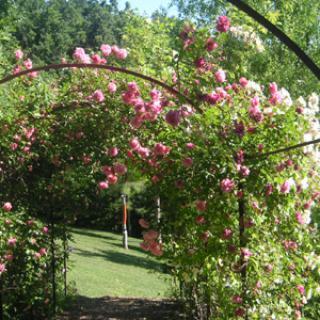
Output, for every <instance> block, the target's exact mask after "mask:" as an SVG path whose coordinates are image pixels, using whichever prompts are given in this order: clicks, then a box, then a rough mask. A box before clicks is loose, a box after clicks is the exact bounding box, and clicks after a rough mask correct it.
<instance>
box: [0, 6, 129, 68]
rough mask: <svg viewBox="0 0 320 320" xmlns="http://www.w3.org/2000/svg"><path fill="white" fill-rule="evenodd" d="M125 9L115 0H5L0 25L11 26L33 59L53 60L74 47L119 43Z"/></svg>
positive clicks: (38, 60) (58, 59) (66, 53)
mask: <svg viewBox="0 0 320 320" xmlns="http://www.w3.org/2000/svg"><path fill="white" fill-rule="evenodd" d="M127 10H129V8H127V9H125V10H124V11H121V10H119V9H118V5H117V2H111V3H110V4H107V3H106V2H100V1H85V0H71V1H65V0H50V1H44V0H32V1H20V0H19V1H11V0H10V1H7V3H6V12H7V14H6V15H3V16H2V17H1V16H0V25H2V24H5V25H8V26H10V28H11V29H12V30H13V35H14V37H15V38H16V39H17V40H18V42H19V43H20V46H21V47H22V48H23V49H25V50H27V51H28V52H29V53H30V54H31V56H32V58H33V60H35V61H36V62H40V61H41V62H46V63H53V62H59V61H60V59H61V57H63V56H66V55H68V54H70V52H71V50H72V49H73V48H74V47H80V46H82V47H86V48H95V47H97V46H100V45H101V43H111V44H114V43H117V44H121V37H122V30H123V28H124V27H125V24H126V14H127Z"/></svg>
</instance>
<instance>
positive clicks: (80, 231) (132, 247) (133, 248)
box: [71, 229, 144, 253]
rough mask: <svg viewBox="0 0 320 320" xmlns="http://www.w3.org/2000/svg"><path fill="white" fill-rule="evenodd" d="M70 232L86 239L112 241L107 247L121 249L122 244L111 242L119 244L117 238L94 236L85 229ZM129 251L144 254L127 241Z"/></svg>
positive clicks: (94, 234)
mask: <svg viewBox="0 0 320 320" xmlns="http://www.w3.org/2000/svg"><path fill="white" fill-rule="evenodd" d="M71 232H72V233H75V234H78V235H83V236H88V237H93V238H98V239H104V240H112V241H108V244H109V245H111V246H115V247H118V248H123V246H122V244H118V243H114V242H113V241H116V242H119V238H118V237H117V236H115V237H110V236H105V235H100V234H96V233H94V232H92V231H88V230H85V229H71ZM119 236H120V235H119ZM141 241H142V240H141ZM131 250H134V251H137V252H139V253H144V251H143V250H142V249H140V247H139V246H138V245H130V239H129V251H131Z"/></svg>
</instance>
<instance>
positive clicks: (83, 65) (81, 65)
mask: <svg viewBox="0 0 320 320" xmlns="http://www.w3.org/2000/svg"><path fill="white" fill-rule="evenodd" d="M227 1H229V2H234V0H227ZM236 1H237V0H236ZM239 3H241V4H242V5H244V4H243V3H242V2H241V1H240V0H239V2H237V4H239ZM245 6H246V7H249V6H247V5H245ZM237 7H238V5H237ZM249 8H250V7H249ZM250 9H251V10H252V11H253V12H255V11H254V10H253V9H252V8H250ZM257 14H258V13H257ZM258 15H259V14H258ZM259 16H260V15H259ZM261 17H262V16H261ZM262 18H263V19H264V20H266V19H265V18H264V17H262ZM266 21H268V20H266ZM269 23H270V24H271V22H269ZM271 25H272V24H271ZM275 28H276V27H275ZM279 31H280V30H279ZM280 32H281V33H282V31H280ZM286 37H287V36H286ZM300 50H301V49H300ZM301 51H302V50H301ZM309 59H310V58H309ZM311 61H312V60H311ZM65 68H67V69H69V68H90V69H105V70H110V71H114V72H121V73H125V74H129V75H133V76H136V77H138V78H140V79H144V80H146V81H148V82H150V83H153V84H156V85H159V86H161V87H163V88H164V89H166V90H167V91H169V92H170V93H172V94H174V95H177V96H179V97H180V98H182V99H184V100H185V101H186V102H188V103H189V104H190V105H192V106H193V107H194V108H195V109H196V110H197V111H199V112H202V111H201V109H199V108H198V107H197V106H195V104H194V102H193V101H192V100H191V99H190V98H189V97H187V96H186V95H184V94H183V93H181V92H180V91H178V90H176V89H174V88H173V87H171V86H169V85H167V84H166V83H164V82H162V81H160V80H157V79H155V78H152V77H150V76H146V75H144V74H141V73H139V72H136V71H133V70H129V69H126V68H121V67H115V66H110V65H101V64H86V63H65V64H49V65H46V66H42V67H36V68H33V69H28V70H23V71H21V72H18V73H16V74H12V75H9V76H7V77H5V78H3V79H1V80H0V85H1V84H4V83H6V82H9V81H11V80H13V79H15V78H18V77H21V76H23V75H26V74H29V73H31V72H38V71H49V70H59V69H65ZM316 68H317V70H318V71H319V78H320V69H319V68H318V67H317V66H316ZM318 143H320V139H315V140H311V141H307V142H303V143H299V144H295V145H292V146H288V147H286V148H281V149H277V150H273V151H270V152H266V153H262V154H256V155H252V156H251V157H250V156H248V158H250V159H256V160H260V159H261V160H262V159H263V158H266V157H268V156H270V155H274V154H278V153H282V152H286V151H289V150H293V149H298V148H301V147H304V146H307V145H313V144H318Z"/></svg>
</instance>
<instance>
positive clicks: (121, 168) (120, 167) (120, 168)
mask: <svg viewBox="0 0 320 320" xmlns="http://www.w3.org/2000/svg"><path fill="white" fill-rule="evenodd" d="M113 168H114V172H115V173H117V174H118V175H119V176H122V175H124V174H126V173H127V167H126V166H125V165H124V164H122V163H115V164H114V165H113Z"/></svg>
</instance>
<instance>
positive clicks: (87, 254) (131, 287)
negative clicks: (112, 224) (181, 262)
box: [68, 229, 170, 298]
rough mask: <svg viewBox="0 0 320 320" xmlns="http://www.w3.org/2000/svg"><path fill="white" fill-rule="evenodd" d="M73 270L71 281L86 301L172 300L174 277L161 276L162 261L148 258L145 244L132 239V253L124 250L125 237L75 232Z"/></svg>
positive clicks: (69, 277)
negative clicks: (126, 298) (116, 299)
mask: <svg viewBox="0 0 320 320" xmlns="http://www.w3.org/2000/svg"><path fill="white" fill-rule="evenodd" d="M72 235H73V242H72V243H71V244H70V246H71V248H72V252H71V257H70V260H71V263H70V265H71V270H70V271H69V273H68V280H69V281H70V282H71V283H75V286H76V289H77V294H79V295H82V296H86V297H103V296H107V295H108V296H114V297H145V298H157V297H168V296H169V291H170V276H169V275H167V274H164V273H163V272H161V270H162V265H161V263H160V262H159V261H157V260H156V259H154V258H153V257H150V256H149V255H147V254H145V253H144V252H143V251H142V250H141V249H140V248H139V243H140V242H141V240H139V239H135V238H129V250H125V249H123V248H122V236H121V235H119V234H115V233H111V232H103V231H96V230H89V229H72Z"/></svg>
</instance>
